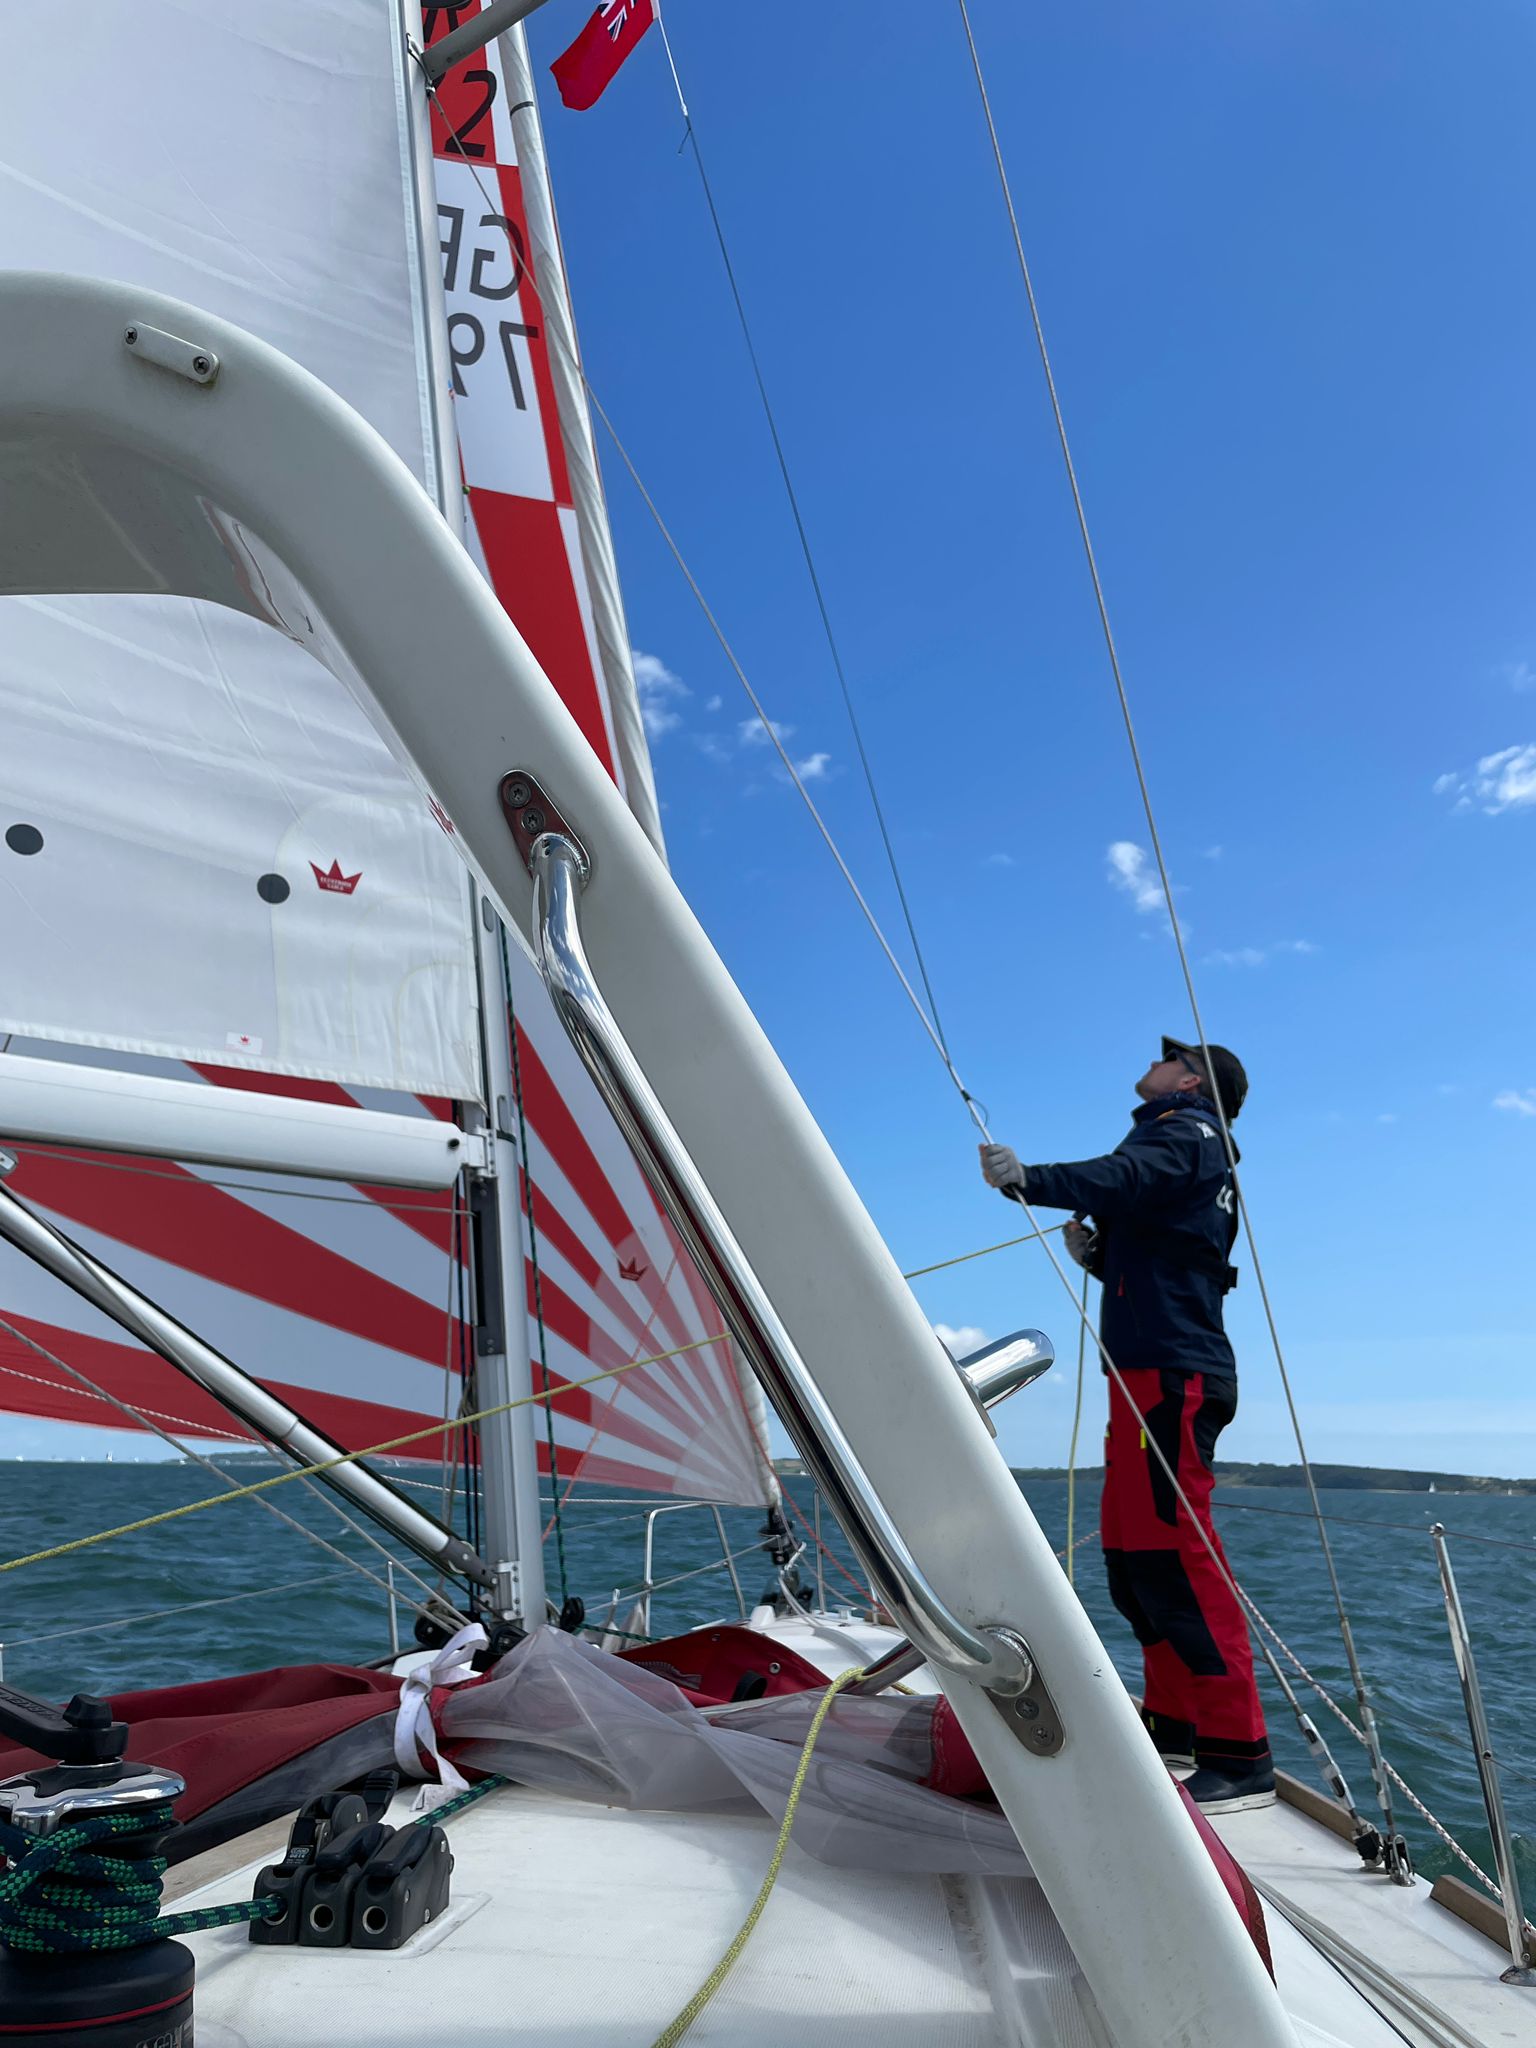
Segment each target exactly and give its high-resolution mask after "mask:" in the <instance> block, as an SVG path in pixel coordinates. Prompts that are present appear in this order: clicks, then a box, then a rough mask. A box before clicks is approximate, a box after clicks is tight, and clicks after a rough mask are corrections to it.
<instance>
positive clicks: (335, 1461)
mask: <svg viewBox="0 0 1536 2048" xmlns="http://www.w3.org/2000/svg"><path fill="white" fill-rule="evenodd" d="M0 1328H7V1329H8V1328H10V1325H9V1324H7V1323H4V1322H3V1319H0ZM15 1334H19V1333H15ZM729 1341H730V1340H729V1338H728V1337H727V1336H726V1335H725V1333H724V1332H723V1331H721V1332H718V1333H717V1334H716V1335H715V1336H713V1337H695V1338H693V1339H692V1340H691V1341H690V1342H689V1343H687V1344H676V1345H674V1346H673V1348H672V1349H671V1350H670V1351H658V1352H657V1353H656V1355H655V1356H654V1357H652V1358H631V1359H629V1360H628V1361H627V1362H626V1363H625V1364H623V1365H610V1366H608V1367H607V1368H606V1369H605V1370H604V1371H602V1372H594V1373H588V1374H587V1376H586V1378H585V1379H579V1380H566V1381H565V1382H564V1384H563V1386H562V1387H561V1392H562V1393H577V1392H579V1391H580V1390H581V1388H583V1387H591V1386H595V1385H596V1384H597V1383H598V1381H599V1380H611V1379H617V1378H618V1376H619V1374H620V1373H626V1372H633V1371H635V1369H636V1367H638V1366H642V1365H660V1364H661V1363H662V1361H663V1360H664V1359H668V1358H677V1357H679V1356H680V1355H681V1354H682V1353H683V1352H685V1351H702V1350H703V1349H704V1347H705V1346H706V1345H708V1344H725V1343H728V1342H729ZM542 1399H543V1396H542V1395H541V1394H523V1395H520V1396H519V1398H518V1399H517V1400H515V1401H501V1402H498V1403H497V1405H496V1406H495V1407H494V1408H480V1409H477V1410H476V1411H475V1412H474V1413H473V1414H470V1415H464V1416H461V1417H460V1418H459V1419H460V1422H461V1423H462V1424H463V1425H464V1426H466V1427H467V1426H468V1425H469V1424H470V1423H474V1422H486V1421H489V1419H490V1418H491V1417H492V1416H493V1415H509V1414H510V1413H511V1412H512V1410H513V1409H514V1408H528V1407H531V1406H533V1404H534V1403H535V1402H537V1401H540V1400H542ZM442 1428H443V1426H442V1424H441V1423H440V1422H430V1423H428V1425H427V1427H426V1428H425V1429H413V1430H410V1431H408V1432H407V1434H406V1435H404V1436H396V1437H391V1438H389V1440H388V1441H387V1442H385V1443H379V1444H364V1445H363V1447H362V1449H361V1450H356V1451H342V1452H341V1453H340V1454H339V1455H338V1456H337V1457H334V1458H324V1459H322V1460H320V1461H319V1463H317V1464H314V1465H296V1466H295V1467H294V1468H293V1470H292V1471H291V1472H278V1473H275V1474H274V1475H273V1476H272V1477H271V1478H270V1479H257V1480H253V1481H252V1482H251V1483H250V1484H249V1485H247V1486H237V1487H235V1488H233V1489H232V1491H230V1492H229V1493H214V1494H209V1495H208V1496H207V1498H206V1499H204V1500H192V1501H184V1502H183V1503H182V1505H181V1506H180V1507H175V1508H163V1509H162V1510H161V1511H160V1513H159V1514H157V1515H141V1516H140V1518H139V1519H138V1521H136V1522H122V1523H120V1524H119V1525H118V1526H117V1527H116V1528H115V1529H100V1530H98V1531H97V1532H96V1534H95V1535H93V1536H76V1537H74V1538H72V1540H71V1541H70V1542H68V1543H55V1544H52V1545H51V1546H50V1547H49V1548H48V1549H47V1550H34V1551H30V1552H29V1553H28V1554H27V1555H26V1556H25V1557H10V1558H6V1559H5V1560H4V1562H3V1563H0V1573H4V1572H14V1571H19V1570H20V1569H21V1567H22V1566H23V1565H27V1564H45V1563H46V1562H47V1561H48V1560H49V1559H50V1558H54V1557H67V1556H69V1555H70V1553H71V1552H73V1551H76V1550H89V1549H90V1548H91V1547H92V1545H93V1544H97V1543H110V1542H111V1541H113V1539H114V1538H116V1537H118V1536H135V1535H137V1534H138V1532H139V1531H140V1530H141V1529H154V1528H158V1527H159V1525H160V1524H161V1523H162V1522H178V1521H180V1520H181V1518H182V1516H183V1515H196V1514H201V1513H202V1511H203V1510H204V1509H205V1508H221V1507H225V1506H227V1505H228V1503H229V1502H230V1501H235V1500H249V1499H251V1498H253V1497H254V1496H255V1495H257V1494H262V1493H268V1492H270V1491H271V1489H272V1488H273V1487H274V1486H286V1485H287V1484H288V1483H289V1481H290V1480H294V1479H309V1478H312V1477H313V1476H314V1475H315V1474H316V1473H318V1472H334V1471H335V1470H336V1468H337V1466H338V1465H355V1464H356V1463H357V1461H358V1460H359V1459H360V1458H379V1457H382V1456H384V1454H385V1453H386V1452H388V1451H398V1450H402V1449H403V1448H404V1447H405V1445H407V1444H417V1443H420V1442H422V1440H423V1439H424V1438H426V1437H434V1436H441V1435H442ZM316 1540H317V1541H322V1540H323V1539H320V1538H317V1539H316ZM326 1548H327V1549H329V1548H330V1546H329V1545H326ZM349 1562H355V1560H349ZM357 1569H358V1570H359V1571H363V1570H364V1567H363V1566H362V1565H358V1566H357ZM366 1576H368V1577H369V1578H372V1577H373V1574H372V1573H371V1572H369V1573H367V1574H366ZM376 1583H377V1584H379V1585H383V1583H384V1582H383V1580H378V1581H376ZM387 1590H388V1589H387V1588H386V1591H387Z"/></svg>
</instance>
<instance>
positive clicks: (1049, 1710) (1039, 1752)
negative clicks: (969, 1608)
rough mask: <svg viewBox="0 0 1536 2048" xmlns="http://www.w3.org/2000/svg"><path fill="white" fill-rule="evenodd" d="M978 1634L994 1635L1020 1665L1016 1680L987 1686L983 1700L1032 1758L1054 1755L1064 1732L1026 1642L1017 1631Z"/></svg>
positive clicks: (1061, 1741)
mask: <svg viewBox="0 0 1536 2048" xmlns="http://www.w3.org/2000/svg"><path fill="white" fill-rule="evenodd" d="M982 1634H983V1635H988V1636H995V1637H996V1638H997V1639H998V1640H999V1641H1001V1642H1003V1643H1006V1644H1007V1646H1008V1648H1009V1649H1010V1650H1013V1651H1015V1652H1016V1653H1017V1655H1018V1656H1019V1657H1020V1658H1021V1659H1022V1662H1023V1669H1022V1671H1021V1672H1020V1673H1019V1676H1018V1678H1017V1679H1014V1680H1011V1681H1007V1682H1005V1683H1001V1684H996V1685H989V1686H988V1687H987V1698H988V1699H989V1700H990V1701H991V1702H992V1704H993V1706H994V1707H996V1709H997V1711H998V1712H999V1713H1000V1714H1001V1715H1002V1717H1003V1719H1004V1720H1005V1721H1006V1722H1007V1724H1008V1726H1009V1728H1010V1729H1011V1730H1012V1731H1013V1733H1014V1734H1015V1735H1016V1736H1017V1737H1018V1738H1019V1740H1020V1742H1022V1743H1023V1744H1024V1746H1025V1748H1026V1749H1031V1750H1033V1751H1034V1753H1035V1754H1036V1756H1055V1755H1056V1753H1057V1751H1058V1750H1059V1749H1061V1748H1062V1746H1063V1745H1064V1743H1065V1742H1066V1739H1067V1735H1066V1730H1065V1729H1064V1728H1063V1727H1062V1725H1061V1716H1060V1714H1058V1713H1057V1711H1056V1703H1055V1701H1054V1700H1053V1699H1052V1698H1051V1696H1050V1693H1049V1692H1048V1691H1047V1690H1046V1687H1045V1681H1044V1680H1043V1679H1042V1678H1041V1676H1040V1671H1039V1667H1038V1666H1037V1665H1036V1663H1035V1660H1034V1658H1033V1657H1032V1656H1031V1654H1030V1649H1029V1645H1028V1643H1026V1642H1025V1640H1024V1638H1023V1637H1022V1636H1021V1635H1020V1634H1019V1632H1018V1630H1017V1629H1011V1628H986V1629H983V1630H982Z"/></svg>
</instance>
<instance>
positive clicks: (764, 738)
mask: <svg viewBox="0 0 1536 2048" xmlns="http://www.w3.org/2000/svg"><path fill="white" fill-rule="evenodd" d="M769 725H771V726H772V727H773V737H774V739H776V740H787V739H788V738H789V737H790V736H791V734H792V733H793V732H794V729H795V728H794V727H793V726H792V725H780V723H779V721H778V720H777V719H776V718H770V719H769V721H768V725H764V723H763V721H762V720H761V719H760V718H744V719H743V720H742V721H741V723H740V725H738V726H737V728H736V737H737V739H739V740H740V741H741V744H742V745H743V746H744V747H766V746H768V745H770V744H771V742H770V740H769V738H768V726H769Z"/></svg>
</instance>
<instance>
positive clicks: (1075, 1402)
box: [1062, 1225, 1092, 1586]
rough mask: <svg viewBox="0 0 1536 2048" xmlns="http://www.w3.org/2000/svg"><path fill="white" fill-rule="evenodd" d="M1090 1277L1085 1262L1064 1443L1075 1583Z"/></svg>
mask: <svg viewBox="0 0 1536 2048" xmlns="http://www.w3.org/2000/svg"><path fill="white" fill-rule="evenodd" d="M1062 1227H1063V1228H1065V1227H1066V1226H1065V1225H1063V1226H1062ZM1091 1277H1092V1276H1091V1275H1090V1274H1089V1272H1088V1269H1087V1268H1086V1266H1085V1267H1084V1269H1083V1305H1082V1310H1081V1320H1080V1321H1079V1323H1078V1326H1077V1385H1076V1388H1075V1390H1074V1392H1073V1397H1072V1440H1071V1442H1070V1443H1069V1444H1068V1445H1067V1579H1068V1582H1069V1583H1070V1584H1071V1585H1074V1586H1075V1585H1076V1584H1077V1574H1076V1572H1075V1571H1074V1570H1073V1565H1072V1559H1073V1553H1074V1552H1075V1551H1076V1549H1077V1545H1076V1543H1074V1542H1073V1540H1072V1537H1073V1531H1074V1529H1075V1528H1076V1525H1077V1433H1078V1431H1079V1429H1080V1428H1081V1427H1082V1422H1083V1368H1084V1365H1085V1363H1086V1361H1087V1357H1088V1283H1089V1280H1090V1278H1091Z"/></svg>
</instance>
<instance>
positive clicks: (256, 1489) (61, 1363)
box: [0, 1315, 462, 1619]
mask: <svg viewBox="0 0 1536 2048" xmlns="http://www.w3.org/2000/svg"><path fill="white" fill-rule="evenodd" d="M0 1330H5V1331H8V1332H9V1334H10V1335H11V1336H13V1337H15V1338H18V1339H19V1340H20V1342H21V1343H23V1344H25V1345H27V1346H29V1347H30V1349H32V1350H33V1351H35V1352H37V1354H38V1355H39V1357H41V1358H45V1359H46V1360H47V1361H48V1363H49V1364H50V1365H55V1366H57V1367H58V1369H59V1370H60V1372H64V1373H68V1375H69V1377H70V1378H71V1379H73V1380H78V1381H79V1383H80V1384H81V1386H83V1387H86V1388H88V1389H89V1390H90V1392H91V1393H92V1394H94V1395H95V1397H96V1398H97V1399H98V1400H101V1401H105V1402H106V1403H107V1404H108V1406H109V1407H112V1408H116V1409H117V1410H119V1412H120V1413H122V1414H124V1415H126V1416H128V1417H130V1418H131V1419H132V1420H133V1421H134V1422H136V1423H138V1424H139V1425H140V1426H141V1427H142V1428H144V1429H147V1430H149V1431H150V1432H151V1434H153V1435H155V1436H157V1437H159V1438H160V1439H161V1441H162V1442H163V1443H166V1444H169V1445H170V1447H171V1449H172V1450H173V1451H177V1452H179V1453H180V1455H181V1456H182V1457H183V1458H184V1459H186V1460H187V1461H188V1462H189V1463H190V1464H194V1465H201V1466H202V1467H203V1469H204V1470H205V1471H207V1472H211V1473H212V1474H213V1476H214V1477H215V1479H217V1480H218V1481H219V1482H220V1483H221V1484H222V1485H224V1486H226V1487H228V1488H230V1489H231V1490H230V1491H229V1492H228V1493H222V1494H218V1493H216V1494H210V1495H208V1496H207V1497H206V1498H205V1499H202V1500H197V1501H193V1502H191V1503H189V1504H187V1505H185V1506H184V1507H182V1508H172V1509H170V1510H169V1511H168V1512H167V1513H164V1514H160V1515H153V1516H151V1517H150V1518H149V1522H143V1523H139V1524H136V1525H135V1526H136V1527H141V1528H142V1527H148V1526H149V1525H150V1523H152V1522H161V1521H171V1520H174V1519H175V1518H176V1517H177V1516H178V1515H180V1514H183V1513H189V1512H191V1510H192V1509H194V1508H202V1507H208V1506H210V1505H212V1504H213V1503H215V1502H222V1501H226V1500H237V1499H241V1498H244V1497H246V1496H254V1497H256V1498H257V1500H258V1505H260V1506H261V1507H264V1508H265V1509H266V1510H267V1512H268V1513H269V1514H272V1515H275V1516H276V1517H277V1519H278V1520H279V1521H280V1522H286V1523H287V1524H288V1526H289V1528H291V1529H296V1530H297V1531H298V1533H299V1534H300V1535H301V1536H304V1537H307V1538H308V1540H309V1541H310V1542H311V1543H314V1544H317V1545H318V1546H319V1548H320V1549H321V1550H324V1551H326V1552H328V1553H329V1555H330V1556H332V1557H334V1558H337V1559H339V1560H340V1562H341V1563H342V1564H344V1565H349V1566H350V1567H351V1568H352V1570H353V1571H356V1572H361V1573H362V1575H363V1577H364V1578H365V1579H371V1580H372V1582H373V1584H374V1585H376V1586H377V1587H379V1589H380V1590H381V1591H382V1592H385V1593H387V1594H389V1596H390V1598H391V1599H393V1598H394V1588H393V1587H392V1586H391V1585H390V1583H389V1581H388V1580H387V1579H381V1578H380V1577H379V1576H378V1574H377V1573H376V1572H373V1571H370V1570H369V1569H368V1567H367V1566H366V1565H365V1564H362V1563H360V1562H359V1560H358V1559H357V1558H355V1557H348V1555H347V1553H346V1552H345V1551H344V1550H339V1549H338V1548H337V1546H336V1545H335V1544H334V1543H330V1542H327V1540H326V1538H325V1537H324V1536H322V1535H321V1534H320V1532H319V1530H318V1529H311V1528H310V1527H309V1526H308V1524H307V1523H304V1522H301V1521H299V1520H298V1519H297V1517H296V1516H294V1515H290V1514H288V1513H287V1512H286V1511H285V1510H284V1509H283V1508H280V1507H279V1506H278V1505H277V1503H276V1502H275V1501H269V1500H263V1499H260V1495H261V1492H262V1490H263V1488H265V1487H267V1486H271V1485H273V1484H275V1483H276V1482H275V1481H274V1480H264V1481H260V1482H258V1483H257V1484H256V1485H255V1486H249V1485H247V1486H242V1485H241V1484H240V1483H239V1481H238V1480H236V1479H235V1478H234V1477H233V1476H232V1475H231V1474H230V1473H228V1472H226V1471H225V1470H224V1469H223V1467H222V1466H219V1465H216V1464H214V1462H213V1460H212V1459H211V1458H206V1457H204V1456H203V1454H202V1452H201V1451H195V1450H193V1449H192V1447H191V1446H190V1445H189V1444H184V1443H182V1442H181V1441H180V1440H179V1439H178V1438H176V1437H174V1436H172V1435H171V1433H170V1431H169V1430H168V1429H165V1428H162V1426H161V1425H160V1424H159V1423H158V1422H154V1421H151V1419H150V1417H149V1414H148V1412H147V1411H146V1410H143V1409H139V1408H135V1407H134V1405H133V1404H132V1402H130V1401H124V1400H120V1399H119V1397H118V1396H117V1395H116V1394H112V1393H109V1392H108V1391H107V1389H106V1388H105V1387H103V1386H102V1385H101V1384H100V1382H99V1381H97V1380H93V1379H92V1378H91V1376H90V1374H89V1373H85V1372H82V1371H81V1370H80V1368H79V1367H78V1366H75V1365H71V1364H70V1363H69V1362H68V1361H67V1360H66V1359H63V1358H60V1357H59V1356H58V1355H57V1353H55V1352H52V1351H50V1350H49V1349H48V1347H47V1345H46V1344H42V1343H40V1342H39V1341H38V1339H37V1338H36V1337H32V1336H29V1335H28V1333H27V1332H26V1331H25V1330H22V1329H18V1328H17V1326H16V1324H14V1323H13V1322H11V1321H10V1320H9V1318H8V1317H6V1316H3V1315H0ZM252 1441H253V1442H255V1441H257V1439H256V1438H254V1437H253V1438H252ZM275 1455H277V1454H276V1453H275ZM332 1462H333V1463H343V1462H350V1461H349V1460H340V1459H337V1460H333V1461H332ZM319 1469H322V1468H320V1467H316V1466H295V1467H293V1468H292V1469H291V1470H289V1471H285V1472H280V1473H278V1474H277V1479H279V1480H284V1479H301V1480H303V1482H304V1486H305V1489H306V1491H307V1492H309V1493H312V1494H313V1495H314V1496H315V1498H316V1499H317V1500H319V1501H320V1502H321V1503H322V1504H323V1505H324V1506H325V1507H327V1508H329V1509H330V1510H331V1511H332V1512H333V1513H334V1514H335V1515H336V1517H337V1518H338V1520H340V1521H342V1522H344V1523H345V1524H346V1526H347V1528H348V1529H350V1530H351V1531H352V1532H353V1534H354V1535H357V1536H360V1537H361V1538H362V1539H363V1541H364V1542H365V1543H368V1544H370V1545H371V1546H372V1547H373V1548H374V1549H375V1550H377V1551H379V1552H380V1553H381V1555H383V1556H384V1557H386V1558H388V1560H389V1562H390V1563H391V1564H392V1565H393V1566H394V1568H395V1569H396V1571H398V1572H401V1573H403V1574H404V1576H405V1577H406V1578H408V1579H410V1580H412V1581H413V1583H414V1584H416V1585H417V1586H419V1587H420V1588H421V1590H422V1592H423V1593H425V1594H426V1596H427V1600H428V1602H429V1603H430V1602H432V1601H437V1602H438V1605H439V1607H440V1608H446V1610H447V1611H448V1612H449V1613H450V1614H452V1615H454V1616H455V1618H457V1619H462V1616H459V1614H458V1610H457V1609H456V1608H455V1607H454V1606H453V1604H452V1602H451V1601H447V1600H442V1599H440V1597H439V1596H438V1595H437V1594H436V1593H434V1592H433V1590H432V1588H431V1587H430V1586H429V1585H428V1584H427V1583H426V1581H425V1580H424V1579H421V1578H418V1577H417V1575H416V1573H415V1572H414V1571H412V1570H411V1568H410V1566H409V1565H407V1564H405V1563H403V1562H402V1561H401V1560H400V1559H399V1558H397V1557H395V1556H394V1555H392V1553H391V1552H389V1551H388V1550H386V1549H385V1547H384V1545H383V1544H382V1543H380V1542H379V1541H378V1540H377V1538H376V1537H374V1536H372V1535H370V1534H369V1532H368V1531H367V1530H366V1529H363V1528H361V1527H359V1525H358V1524H357V1523H356V1522H354V1521H353V1520H352V1518H351V1516H350V1515H348V1514H347V1513H346V1512H345V1511H344V1510H343V1509H342V1508H341V1506H340V1505H339V1504H338V1503H337V1502H336V1501H333V1500H332V1499H331V1498H330V1497H329V1495H327V1494H326V1493H324V1492H322V1491H321V1489H320V1488H319V1487H317V1486H315V1485H314V1483H313V1481H312V1479H311V1478H310V1477H309V1476H308V1475H309V1474H311V1473H313V1472H314V1471H316V1470H319ZM125 1533H126V1532H125ZM90 1540H91V1539H90V1538H89V1537H87V1538H86V1539H85V1541H86V1543H89V1542H90ZM83 1547H84V1545H83V1544H81V1543H67V1544H65V1545H63V1546H62V1548H56V1549H54V1550H51V1551H48V1552H46V1553H43V1555H47V1556H50V1557H54V1556H62V1555H63V1554H64V1552H65V1551H70V1550H78V1549H82V1548H83ZM35 1561H37V1560H34V1559H31V1558H22V1559H20V1560H18V1562H20V1563H23V1564H29V1563H33V1562H35ZM8 1569H10V1567H9V1566H6V1565H0V1571H4V1570H8ZM408 1604H409V1605H410V1606H412V1607H414V1608H416V1610H417V1612H418V1613H420V1614H428V1613H430V1611H431V1609H430V1606H423V1605H422V1604H421V1602H419V1601H416V1600H409V1601H408Z"/></svg>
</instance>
